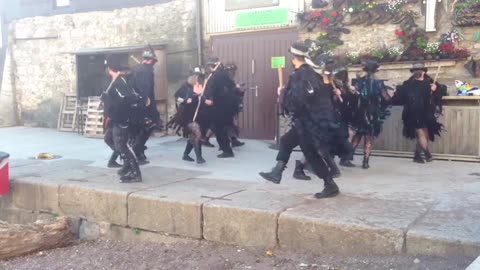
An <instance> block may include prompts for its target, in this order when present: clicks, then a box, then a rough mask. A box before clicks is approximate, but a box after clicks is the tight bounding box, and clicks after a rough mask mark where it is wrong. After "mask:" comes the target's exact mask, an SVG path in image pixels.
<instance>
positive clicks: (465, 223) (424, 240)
mask: <svg viewBox="0 0 480 270" xmlns="http://www.w3.org/2000/svg"><path fill="white" fill-rule="evenodd" d="M407 253H409V254H414V255H416V254H422V255H437V256H457V255H458V256H478V254H480V208H479V206H478V205H477V206H476V207H475V206H472V208H471V209H468V208H465V209H458V210H453V209H452V211H437V210H433V211H430V212H428V214H427V215H425V217H423V218H422V219H421V220H419V221H418V222H416V223H415V224H414V225H413V226H412V228H410V230H409V231H408V233H407Z"/></svg>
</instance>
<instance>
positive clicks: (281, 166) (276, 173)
mask: <svg viewBox="0 0 480 270" xmlns="http://www.w3.org/2000/svg"><path fill="white" fill-rule="evenodd" d="M286 167H287V164H286V163H285V162H283V161H277V165H275V167H273V169H272V171H271V172H268V173H265V172H261V173H260V176H261V177H263V178H264V179H265V180H268V181H270V182H272V183H275V184H280V181H282V173H283V171H284V170H285V168H286Z"/></svg>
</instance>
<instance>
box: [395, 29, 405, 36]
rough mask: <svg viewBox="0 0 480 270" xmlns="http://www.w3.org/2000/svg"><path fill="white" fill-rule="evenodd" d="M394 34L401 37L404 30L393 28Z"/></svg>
mask: <svg viewBox="0 0 480 270" xmlns="http://www.w3.org/2000/svg"><path fill="white" fill-rule="evenodd" d="M395 35H396V36H398V37H403V36H404V35H405V32H403V31H402V30H399V29H397V30H395Z"/></svg>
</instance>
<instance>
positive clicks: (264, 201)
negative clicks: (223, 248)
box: [203, 190, 305, 248]
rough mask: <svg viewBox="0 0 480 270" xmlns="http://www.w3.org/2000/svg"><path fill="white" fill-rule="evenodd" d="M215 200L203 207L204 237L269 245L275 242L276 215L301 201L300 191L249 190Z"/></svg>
mask: <svg viewBox="0 0 480 270" xmlns="http://www.w3.org/2000/svg"><path fill="white" fill-rule="evenodd" d="M226 199H228V200H226V201H225V200H215V201H212V202H208V203H206V204H205V205H204V207H203V215H204V229H203V236H204V238H205V239H206V240H209V241H216V242H221V243H226V244H235V245H241V246H247V247H260V248H272V247H275V246H276V245H277V221H278V215H279V213H281V212H282V211H284V210H285V209H286V208H288V207H292V206H294V205H298V204H301V203H302V202H303V201H304V200H305V199H304V198H303V197H302V196H301V195H296V196H295V195H284V194H279V193H274V192H269V191H261V190H255V191H252V190H248V191H244V192H241V193H238V194H233V195H231V196H228V197H226Z"/></svg>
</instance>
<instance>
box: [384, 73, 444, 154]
mask: <svg viewBox="0 0 480 270" xmlns="http://www.w3.org/2000/svg"><path fill="white" fill-rule="evenodd" d="M410 71H411V72H412V73H413V76H412V77H411V78H410V79H408V80H407V81H405V82H404V83H403V84H402V85H400V86H397V91H396V92H395V94H394V96H393V98H392V103H393V104H394V105H403V112H402V121H403V135H404V136H405V137H406V138H408V139H415V138H416V140H417V145H416V149H415V154H414V157H413V161H414V162H416V163H425V160H426V161H427V162H430V161H432V160H433V158H432V154H431V153H430V151H429V149H428V141H434V139H435V135H437V136H440V133H441V131H442V129H443V125H442V124H441V123H440V122H438V120H437V116H438V115H439V114H441V113H442V98H443V96H446V95H447V87H446V86H445V85H442V84H439V83H437V82H434V80H433V79H432V78H431V77H430V76H428V75H427V74H426V72H427V69H426V68H425V66H424V65H423V64H422V63H417V64H414V65H413V67H412V69H411V70H410ZM422 153H423V154H424V156H425V159H424V158H423V157H422Z"/></svg>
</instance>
